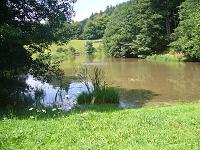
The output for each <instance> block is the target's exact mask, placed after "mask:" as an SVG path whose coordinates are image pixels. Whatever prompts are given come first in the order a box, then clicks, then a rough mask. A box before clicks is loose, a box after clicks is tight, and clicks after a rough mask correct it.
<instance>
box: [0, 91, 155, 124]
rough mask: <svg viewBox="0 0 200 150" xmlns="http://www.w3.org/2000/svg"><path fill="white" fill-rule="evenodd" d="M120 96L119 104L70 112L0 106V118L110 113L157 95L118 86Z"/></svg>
mask: <svg viewBox="0 0 200 150" xmlns="http://www.w3.org/2000/svg"><path fill="white" fill-rule="evenodd" d="M118 90H119V93H120V95H121V97H120V104H119V105H112V104H101V105H97V104H96V105H85V106H83V105H82V106H79V107H76V108H74V109H73V110H72V111H70V112H63V111H61V110H58V109H57V110H53V109H52V108H49V109H44V110H43V111H42V110H35V109H33V110H29V108H30V107H29V108H24V107H21V108H15V109H13V108H10V109H5V108H0V120H3V119H18V120H23V119H33V120H49V119H59V118H62V117H66V116H70V115H74V114H82V113H84V112H100V113H111V112H115V111H120V110H122V108H141V107H143V106H144V105H145V104H146V103H147V102H149V101H150V100H151V99H153V97H154V96H158V94H155V93H154V92H152V91H150V90H144V89H131V90H127V89H121V88H118Z"/></svg>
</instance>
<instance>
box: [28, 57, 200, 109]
mask: <svg viewBox="0 0 200 150" xmlns="http://www.w3.org/2000/svg"><path fill="white" fill-rule="evenodd" d="M83 65H87V66H98V67H99V68H101V69H102V70H103V71H104V72H105V78H104V80H105V81H106V83H107V84H108V85H109V86H112V87H116V88H117V89H119V91H120V106H121V107H142V106H144V105H154V104H156V105H157V104H168V103H177V102H190V101H195V100H199V99H200V63H191V62H190V63H175V62H171V63H169V62H149V61H146V60H141V59H115V58H105V57H102V58H93V57H87V58H86V57H81V56H77V57H75V58H72V59H68V60H66V61H65V62H63V64H62V65H61V68H62V69H63V70H64V72H65V75H66V77H68V78H71V77H73V76H75V74H76V73H77V72H78V71H79V69H80V66H83ZM29 83H30V84H32V83H33V82H32V81H31V78H29ZM32 85H33V84H32ZM44 85H45V84H44ZM43 87H45V86H43ZM44 89H45V88H44ZM52 89H53V90H52ZM82 91H86V87H85V86H84V84H82V83H78V82H77V81H74V80H72V81H71V84H69V88H68V91H65V92H63V93H62V95H63V99H65V96H66V95H67V98H68V99H67V100H66V103H65V105H67V106H68V107H71V106H72V103H73V102H74V99H75V98H76V97H77V95H78V93H80V92H82ZM56 92H57V88H55V87H53V86H51V85H50V84H47V85H46V96H45V97H46V99H48V100H46V102H47V101H48V103H50V102H52V101H53V100H54V99H55V94H56ZM49 95H51V96H49ZM50 97H51V100H50ZM69 97H71V98H69ZM69 99H70V100H71V101H70V104H69Z"/></svg>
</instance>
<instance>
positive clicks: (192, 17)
mask: <svg viewBox="0 0 200 150" xmlns="http://www.w3.org/2000/svg"><path fill="white" fill-rule="evenodd" d="M179 16H180V25H179V26H178V28H177V29H176V30H175V34H174V36H175V37H174V38H175V41H174V42H173V43H171V48H172V50H175V51H176V52H178V53H182V54H184V55H185V56H187V57H188V58H190V59H192V60H195V61H200V19H199V18H200V3H199V1H197V0H186V1H185V2H184V3H182V5H181V6H180V11H179Z"/></svg>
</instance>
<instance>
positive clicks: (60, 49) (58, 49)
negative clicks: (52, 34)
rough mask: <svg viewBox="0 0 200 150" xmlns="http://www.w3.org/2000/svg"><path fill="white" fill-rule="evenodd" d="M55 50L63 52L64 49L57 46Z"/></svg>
mask: <svg viewBox="0 0 200 150" xmlns="http://www.w3.org/2000/svg"><path fill="white" fill-rule="evenodd" d="M56 52H58V53H62V52H64V49H63V48H62V47H59V48H57V50H56Z"/></svg>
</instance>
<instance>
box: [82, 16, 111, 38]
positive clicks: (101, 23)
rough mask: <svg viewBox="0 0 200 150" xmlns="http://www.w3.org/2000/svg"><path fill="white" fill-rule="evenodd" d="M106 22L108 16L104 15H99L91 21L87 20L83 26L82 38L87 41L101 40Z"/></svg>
mask: <svg viewBox="0 0 200 150" xmlns="http://www.w3.org/2000/svg"><path fill="white" fill-rule="evenodd" d="M108 20H109V16H108V15H107V14H106V13H100V14H98V15H96V16H95V17H93V18H92V19H90V20H88V22H87V23H86V25H85V26H84V31H83V37H84V38H85V39H89V40H94V39H100V38H102V37H103V34H104V32H105V29H106V25H107V23H108Z"/></svg>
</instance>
